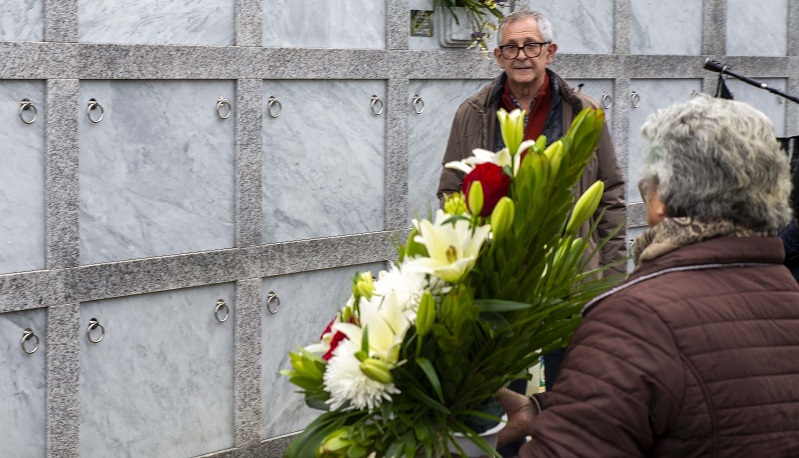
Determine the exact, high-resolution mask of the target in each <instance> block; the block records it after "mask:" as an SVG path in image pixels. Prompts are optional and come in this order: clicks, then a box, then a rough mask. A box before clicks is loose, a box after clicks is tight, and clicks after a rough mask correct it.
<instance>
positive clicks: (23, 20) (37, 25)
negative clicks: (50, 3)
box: [0, 0, 44, 41]
mask: <svg viewBox="0 0 799 458" xmlns="http://www.w3.org/2000/svg"><path fill="white" fill-rule="evenodd" d="M43 2H44V0H3V1H2V2H0V41H43V40H44V25H43V24H44V22H43V21H44V20H43V17H44V6H43Z"/></svg>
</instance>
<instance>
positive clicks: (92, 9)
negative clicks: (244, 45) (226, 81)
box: [77, 0, 236, 46]
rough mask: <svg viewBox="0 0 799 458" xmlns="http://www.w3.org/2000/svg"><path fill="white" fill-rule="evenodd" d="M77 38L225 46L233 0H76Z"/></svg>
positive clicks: (231, 38) (228, 41)
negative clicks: (188, 0)
mask: <svg viewBox="0 0 799 458" xmlns="http://www.w3.org/2000/svg"><path fill="white" fill-rule="evenodd" d="M77 3H78V41H80V42H85V43H118V44H159V45H164V44H172V45H204V46H228V45H233V44H234V37H235V6H236V1H235V0H192V1H190V2H187V1H183V0H137V1H128V0H100V1H98V0H77Z"/></svg>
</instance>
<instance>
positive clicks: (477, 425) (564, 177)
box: [282, 109, 614, 458]
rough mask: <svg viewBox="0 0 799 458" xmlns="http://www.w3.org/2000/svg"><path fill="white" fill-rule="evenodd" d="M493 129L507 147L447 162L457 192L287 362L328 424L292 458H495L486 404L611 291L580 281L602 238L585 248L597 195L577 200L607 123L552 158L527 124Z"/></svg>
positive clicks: (365, 276) (568, 141)
mask: <svg viewBox="0 0 799 458" xmlns="http://www.w3.org/2000/svg"><path fill="white" fill-rule="evenodd" d="M498 116H499V121H500V129H501V133H502V138H503V141H504V143H505V145H506V148H504V149H502V150H501V151H499V152H496V153H494V152H490V151H485V150H479V149H478V150H475V151H474V155H473V156H472V157H470V158H468V159H466V160H464V161H460V162H454V163H448V164H447V167H453V168H456V169H460V170H462V171H464V172H465V173H466V177H465V179H464V182H463V188H462V190H463V191H462V192H460V193H455V194H453V195H450V196H448V197H447V199H446V201H445V204H444V209H443V210H438V211H437V212H436V214H435V216H434V217H432V218H428V219H418V220H414V221H413V227H412V229H411V231H410V234H409V236H408V238H407V240H406V241H405V242H404V243H401V242H398V243H397V251H398V259H397V261H396V262H395V263H392V264H391V265H390V267H389V268H388V270H387V271H383V272H380V274H379V275H378V277H377V278H373V276H372V274H371V272H366V273H356V274H355V276H354V279H353V287H352V296H351V297H350V299H349V301H348V302H347V303H346V304H345V305H344V306H343V307H342V308H341V310H340V312H339V313H338V314H337V315H336V316H335V318H334V319H333V321H332V322H331V323H330V325H328V327H327V329H325V331H324V332H323V333H322V336H321V339H320V341H319V342H317V343H315V344H313V345H310V346H308V347H305V348H299V349H297V350H296V351H295V352H292V353H291V354H290V359H291V366H292V368H291V369H288V370H284V371H282V372H283V374H285V375H287V376H289V377H290V379H289V380H290V382H291V383H293V384H295V385H297V386H298V387H299V388H300V392H301V393H302V394H303V395H304V396H305V400H306V403H307V404H308V405H309V406H311V407H313V408H318V409H320V410H323V411H324V413H321V414H320V415H319V417H317V418H316V419H315V420H314V421H313V422H312V423H311V424H310V425H308V427H307V428H306V429H305V430H304V431H303V432H302V433H301V434H300V435H299V436H298V437H297V438H295V440H294V441H293V442H292V444H291V445H290V447H289V449H288V450H287V453H286V456H288V457H298V458H306V457H311V456H321V457H351V458H358V457H367V456H376V457H378V458H380V457H399V456H406V457H415V456H427V457H431V456H451V454H452V453H459V454H463V449H462V447H461V446H460V445H457V444H456V443H455V441H454V437H455V436H456V435H460V436H465V437H466V438H467V439H468V440H470V441H471V442H473V443H474V444H475V445H477V446H478V447H479V448H480V450H482V453H484V454H485V455H487V456H492V457H498V456H500V455H499V454H497V452H496V451H495V450H494V449H493V448H492V447H491V446H490V445H489V444H488V443H486V442H485V441H484V440H483V439H482V438H481V437H480V434H479V433H480V432H481V431H482V430H485V429H488V428H490V427H491V422H492V421H493V423H494V424H496V423H497V422H498V421H499V417H500V416H501V415H502V412H501V410H499V411H494V412H492V411H491V410H490V407H491V401H493V396H494V394H495V393H496V392H497V391H498V390H499V389H500V388H502V387H504V386H506V385H507V384H508V383H509V382H510V381H511V380H514V379H518V378H524V377H526V375H527V369H528V368H529V367H532V366H533V365H535V364H536V363H537V362H538V359H539V356H540V355H541V354H543V353H546V352H548V351H550V350H553V349H556V348H560V347H562V346H564V345H565V344H566V343H567V342H568V340H569V339H570V337H571V336H572V334H573V332H574V329H575V327H576V326H577V324H578V322H579V317H580V309H581V307H582V306H583V305H584V304H585V303H586V302H587V301H588V300H589V299H591V298H592V297H594V296H595V295H597V294H599V293H601V292H602V291H604V290H606V289H607V288H608V287H610V286H611V284H612V282H613V281H614V280H612V279H609V278H603V275H601V274H600V273H599V272H598V271H597V270H587V268H586V265H587V262H588V260H589V259H590V258H591V256H593V255H594V254H595V253H597V252H598V250H599V249H600V248H601V246H602V245H603V244H604V243H605V242H606V241H607V239H605V240H603V241H602V242H601V243H600V244H599V246H596V247H594V248H590V245H589V243H588V241H587V240H586V239H587V238H588V237H586V238H581V237H579V236H578V235H577V230H578V228H579V227H580V226H582V225H583V224H587V221H589V218H590V217H591V216H592V215H593V214H594V212H595V210H596V208H597V206H598V203H599V201H600V199H601V196H602V193H603V189H604V185H603V183H602V182H601V181H598V182H596V183H595V184H594V185H592V186H591V187H590V188H589V189H588V190H587V191H586V192H585V193H584V194H583V195H582V196H579V198H578V196H575V195H574V191H573V189H574V185H575V184H576V183H577V181H578V180H579V178H580V175H581V174H582V171H583V168H584V167H585V165H586V164H587V163H588V161H589V160H590V159H591V157H592V154H593V151H594V149H595V147H596V144H597V142H598V139H599V134H600V131H601V129H602V125H603V122H604V113H603V112H602V111H601V110H594V109H585V110H583V111H582V112H581V113H580V114H579V116H578V117H577V118H576V119H575V121H574V123H573V124H572V126H571V128H570V130H569V132H568V133H567V135H565V136H564V137H563V138H561V139H560V140H558V141H556V142H554V143H553V144H551V145H550V146H549V147H546V139H545V138H544V137H543V136H542V137H541V138H539V139H538V140H537V141H522V138H523V130H524V126H523V120H524V112H523V111H519V110H514V111H513V112H511V113H507V112H506V111H505V110H500V111H499V112H498ZM595 229H596V223H594V224H593V225H592V226H591V230H590V231H589V236H590V233H591V232H593V231H594V230H595ZM486 423H488V424H486Z"/></svg>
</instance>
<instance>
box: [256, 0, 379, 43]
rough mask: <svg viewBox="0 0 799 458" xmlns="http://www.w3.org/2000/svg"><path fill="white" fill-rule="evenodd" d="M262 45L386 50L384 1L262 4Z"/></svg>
mask: <svg viewBox="0 0 799 458" xmlns="http://www.w3.org/2000/svg"><path fill="white" fill-rule="evenodd" d="M262 4H263V12H264V21H263V23H264V30H263V45H264V46H268V47H284V48H346V49H385V47H386V2H385V1H384V0H360V1H357V2H353V1H348V0H263V3H262Z"/></svg>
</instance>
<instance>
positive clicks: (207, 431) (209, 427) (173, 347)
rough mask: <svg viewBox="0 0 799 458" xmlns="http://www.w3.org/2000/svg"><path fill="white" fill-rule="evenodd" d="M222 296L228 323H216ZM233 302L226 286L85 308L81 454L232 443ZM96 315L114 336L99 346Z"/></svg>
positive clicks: (163, 451)
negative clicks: (90, 326) (90, 328)
mask: <svg viewBox="0 0 799 458" xmlns="http://www.w3.org/2000/svg"><path fill="white" fill-rule="evenodd" d="M218 299H223V300H224V301H225V303H226V304H227V306H228V307H229V311H230V318H229V319H228V320H227V321H225V322H224V323H220V322H219V321H217V319H216V318H215V317H214V309H215V306H216V302H217V300H218ZM234 299H235V287H234V285H232V284H223V285H214V286H203V287H198V288H191V289H186V290H177V291H168V292H160V293H154V294H145V295H139V296H129V297H125V298H119V299H108V300H102V301H97V302H87V303H83V304H81V310H80V318H81V334H80V335H79V337H80V452H81V453H80V455H81V456H86V457H89V456H90V457H93V458H100V457H109V458H119V457H186V456H196V455H201V454H205V453H210V452H214V451H217V450H223V449H226V448H230V447H232V446H233V441H234V437H233V410H234V406H233V364H234V354H233V327H234V321H235V313H236V308H235V304H234ZM223 316H224V315H223V314H222V313H221V312H220V318H221V317H223ZM92 318H95V319H97V321H98V322H99V323H100V325H102V326H103V328H104V330H105V334H104V337H103V340H102V341H101V342H99V343H91V342H89V340H88V337H87V335H86V329H87V326H88V324H89V320H90V319H92ZM98 331H99V329H94V330H93V331H92V334H91V336H92V339H94V340H97V339H99V337H100V335H99V334H98Z"/></svg>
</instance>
